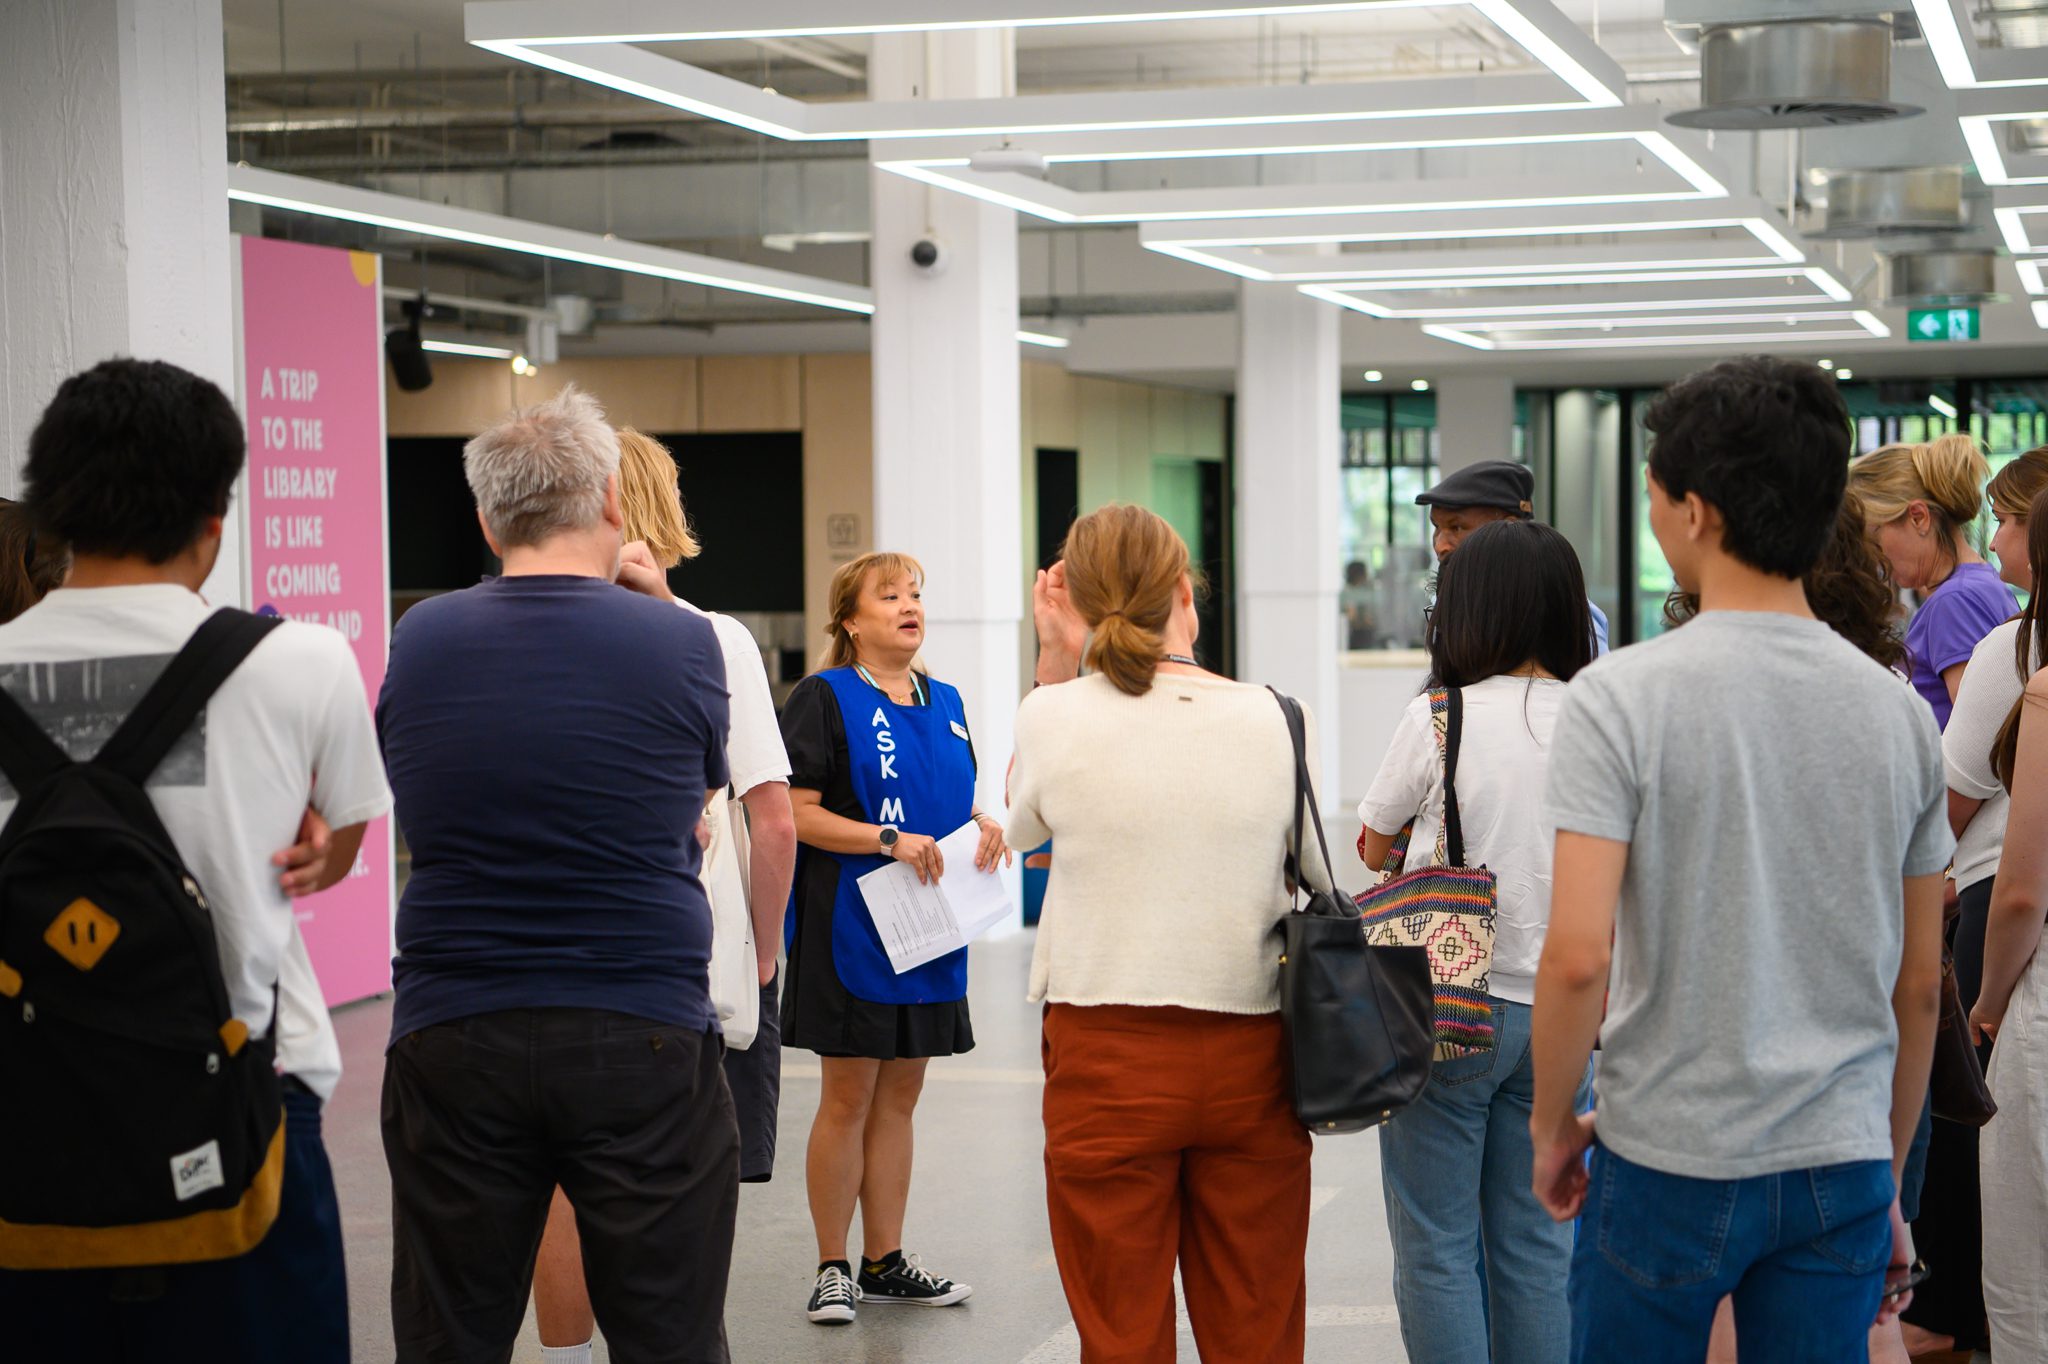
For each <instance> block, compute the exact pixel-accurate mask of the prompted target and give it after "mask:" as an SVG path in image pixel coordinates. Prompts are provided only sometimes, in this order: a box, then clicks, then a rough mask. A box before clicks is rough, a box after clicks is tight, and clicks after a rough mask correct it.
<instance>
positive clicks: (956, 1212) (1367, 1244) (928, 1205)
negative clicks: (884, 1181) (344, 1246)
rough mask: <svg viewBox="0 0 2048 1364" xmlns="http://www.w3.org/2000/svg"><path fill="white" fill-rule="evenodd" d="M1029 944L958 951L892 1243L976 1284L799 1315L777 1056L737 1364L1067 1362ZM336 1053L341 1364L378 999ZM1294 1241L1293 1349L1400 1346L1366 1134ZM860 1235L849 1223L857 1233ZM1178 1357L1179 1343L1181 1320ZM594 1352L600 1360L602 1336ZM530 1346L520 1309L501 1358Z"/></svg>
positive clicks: (789, 1137) (375, 1163) (385, 1010)
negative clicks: (957, 1053) (344, 1272)
mask: <svg viewBox="0 0 2048 1364" xmlns="http://www.w3.org/2000/svg"><path fill="white" fill-rule="evenodd" d="M1030 955H1031V940H1030V938H1029V937H1028V936H1026V935H1019V936H1015V937H1011V938H1007V939H1004V940H1001V941H996V942H986V943H978V944H976V945H975V947H974V948H973V949H972V957H971V959H970V960H971V965H970V969H969V979H970V980H971V981H972V983H973V984H972V999H973V1009H974V1031H975V1037H976V1040H977V1042H978V1045H977V1046H976V1048H975V1050H974V1051H973V1052H971V1053H970V1054H968V1055H966V1056H962V1057H957V1058H953V1059H950V1060H946V1061H940V1062H935V1063H934V1064H933V1065H932V1067H931V1069H930V1073H929V1079H928V1080H927V1082H926V1085H925V1092H924V1099H923V1102H922V1103H921V1104H920V1106H919V1108H918V1117H917V1142H918V1147H917V1168H916V1178H915V1183H914V1184H913V1186H912V1190H911V1205H910V1220H909V1226H908V1231H907V1236H906V1239H907V1241H908V1246H907V1248H908V1249H909V1250H910V1251H912V1252H914V1253H916V1254H920V1255H922V1256H923V1257H924V1261H925V1263H926V1264H927V1265H929V1266H931V1267H933V1268H935V1269H937V1270H939V1271H940V1272H942V1273H945V1274H947V1275H950V1276H951V1277H953V1278H955V1279H957V1280H959V1281H960V1282H962V1283H969V1284H972V1285H974V1296H973V1297H972V1298H970V1299H969V1300H968V1301H967V1302H965V1303H963V1304H961V1305H960V1306H958V1307H951V1308H944V1309H934V1310H926V1309H914V1308H902V1307H898V1308H886V1307H881V1308H869V1309H867V1310H864V1311H863V1312H862V1313H861V1314H860V1319H859V1320H858V1321H857V1322H855V1323H854V1324H853V1325H851V1326H843V1327H820V1326H813V1325H811V1324H810V1323H809V1322H808V1321H806V1320H805V1319H804V1316H803V1307H804V1300H805V1298H806V1297H807V1296H808V1294H809V1292H810V1284H811V1272H812V1268H813V1266H814V1264H815V1256H816V1248H815V1246H814V1244H813V1242H812V1237H811V1223H810V1215H809V1212H808V1211H807V1208H806V1205H805V1202H804V1185H803V1147H804V1140H805V1137H806V1135H807V1134H808V1133H809V1131H810V1122H811V1114H812V1112H813V1111H814V1110H815V1109H816V1107H817V1102H818V1072H817V1061H816V1058H815V1057H812V1056H811V1055H810V1054H809V1053H806V1052H796V1051H791V1052H789V1053H787V1054H786V1056H785V1069H784V1072H783V1075H784V1079H783V1088H782V1153H781V1159H780V1161H779V1163H778V1166H777V1169H776V1175H775V1178H774V1179H773V1180H772V1181H771V1182H769V1183H767V1184H749V1185H745V1186H743V1187H742V1189H741V1192H740V1216H739V1231H738V1235H737V1238H736V1244H735V1246H734V1251H733V1270H732V1283H731V1287H730V1290H729V1292H728V1294H727V1298H726V1302H727V1307H726V1321H727V1323H728V1329H729V1333H730V1336H731V1339H732V1355H733V1358H734V1359H735V1360H736V1361H739V1364H842V1362H843V1364H884V1361H886V1364H1078V1361H1079V1360H1080V1358H1081V1348H1080V1342H1079V1339H1078V1338H1077V1337H1076V1335H1075V1334H1074V1328H1073V1324H1072V1321H1071V1319H1070V1318H1069V1316H1068V1313H1067V1305H1066V1299H1065V1297H1064V1296H1063V1295H1062V1293H1061V1291H1060V1282H1059V1274H1058V1271H1057V1270H1056V1269H1055V1268H1054V1266H1053V1258H1052V1243H1051V1240H1050V1238H1049V1236H1048V1234H1047V1232H1046V1224H1045V1186H1044V1176H1043V1166H1042V1164H1041V1161H1040V1155H1041V1151H1042V1149H1043V1135H1044V1134H1043V1129H1042V1128H1041V1126H1040V1122H1039V1107H1038V1105H1039V1090H1040V1083H1041V1081H1040V1075H1039V1068H1038V1014H1037V1010H1036V1009H1034V1008H1033V1007H1032V1006H1030V1005H1027V1004H1026V1003H1025V1002H1024V984H1025V978H1026V970H1027V967H1028V965H1029V963H1030ZM335 1021H336V1026H337V1028H338V1029H339V1031H340V1033H341V1043H342V1052H343V1056H344V1060H345V1062H346V1065H347V1067H348V1070H347V1074H346V1075H345V1076H344V1077H343V1079H342V1085H341V1089H340V1091H339V1092H338V1093H337V1094H336V1095H335V1098H334V1102H333V1103H332V1104H331V1105H330V1106H329V1108H328V1110H327V1129H326V1135H327V1145H328V1149H329V1151H330V1153H331V1155H332V1157H333V1160H334V1167H335V1179H336V1182H337V1184H338V1186H339V1188H340V1193H341V1206H342V1217H343V1222H344V1228H345V1234H346V1237H347V1242H348V1272H349V1286H350V1295H351V1297H352V1299H353V1303H352V1311H353V1320H354V1328H355V1342H356V1349H355V1358H356V1361H357V1364H385V1361H389V1360H390V1359H391V1358H392V1348H391V1327H390V1310H389V1305H388V1300H387V1293H388V1290H389V1287H390V1276H391V1224H390V1207H391V1196H390V1187H389V1184H388V1182H387V1180H386V1177H385V1173H384V1156H383V1150H382V1147H381V1145H380V1144H379V1140H378V1135H377V1091H378V1086H379V1082H380V1079H381V1076H382V1071H383V1043H384V1036H385V1031H386V1028H387V1027H388V1025H389V1022H390V1002H389V1001H388V1000H372V1001H367V1002H365V1003H362V1004H358V1005H354V1006H351V1007H350V1008H347V1009H344V1010H342V1011H341V1012H340V1013H339V1014H337V1015H336V1020H335ZM1314 1184H1315V1193H1314V1200H1315V1216H1314V1220H1313V1222H1312V1230H1311V1236H1310V1240H1309V1280H1308V1282H1309V1332H1308V1358H1309V1359H1310V1360H1312V1361H1329V1362H1331V1364H1334V1361H1339V1360H1342V1361H1346V1362H1347V1364H1350V1362H1351V1361H1359V1360H1371V1361H1388V1362H1389V1364H1399V1361H1401V1360H1402V1359H1403V1358H1405V1356H1404V1355H1403V1353H1402V1350H1401V1339H1400V1332H1399V1330H1398V1328H1397V1326H1396V1325H1395V1317H1394V1308H1393V1305H1392V1304H1393V1294H1392V1288H1391V1286H1390V1281H1389V1276H1390V1274H1391V1272H1392V1263H1393V1256H1392V1252H1391V1250H1390V1249H1389V1248H1388V1244H1387V1226H1386V1217H1385V1213H1384V1211H1383V1209H1382V1206H1381V1202H1380V1191H1379V1190H1380V1179H1379V1155H1378V1151H1377V1149H1376V1147H1375V1145H1374V1138H1373V1137H1372V1135H1371V1134H1365V1135H1360V1136H1349V1137H1337V1138H1333V1139H1330V1140H1327V1141H1318V1142H1317V1144H1316V1157H1315V1179H1314ZM858 1236H859V1233H858V1231H857V1230H856V1232H855V1240H856V1242H857V1241H858ZM1180 1345H1181V1349H1180V1354H1181V1358H1182V1359H1185V1360H1193V1359H1195V1357H1196V1356H1195V1346H1194V1337H1193V1336H1192V1335H1191V1334H1189V1333H1188V1332H1187V1330H1186V1329H1185V1323H1183V1329H1182V1332H1181V1341H1180ZM596 1354H597V1357H598V1358H599V1359H600V1360H602V1359H604V1358H606V1356H605V1355H604V1353H603V1344H602V1341H600V1342H599V1346H598V1350H597V1351H596ZM539 1358H540V1351H539V1344H538V1339H537V1337H536V1336H535V1335H534V1333H533V1323H532V1320H531V1317H530V1315H529V1318H528V1321H527V1325H526V1330H525V1331H524V1333H523V1334H522V1336H521V1339H520V1342H519V1345H518V1347H517V1348H516V1349H515V1350H514V1351H513V1359H514V1360H515V1361H521V1362H522V1364H526V1362H528V1361H537V1360H538V1359H539Z"/></svg>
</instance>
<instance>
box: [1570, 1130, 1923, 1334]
mask: <svg viewBox="0 0 2048 1364" xmlns="http://www.w3.org/2000/svg"><path fill="white" fill-rule="evenodd" d="M1892 1193H1893V1185H1892V1167H1891V1162H1890V1161H1884V1160H1865V1161H1853V1162H1851V1163H1849V1164H1846V1165H1823V1166H1818V1167H1815V1168H1813V1169H1808V1170H1790V1171H1786V1172H1785V1173H1783V1174H1775V1175H1762V1176H1759V1177H1757V1178H1754V1179H1688V1178H1686V1177H1684V1176H1682V1175H1667V1174H1663V1173H1661V1172H1659V1171H1656V1170H1652V1169H1649V1168H1647V1167H1645V1166H1642V1165H1636V1164H1633V1163H1631V1162H1629V1161H1626V1160H1623V1159H1622V1158H1621V1157H1619V1156H1617V1155H1615V1154H1614V1153H1613V1152H1612V1151H1609V1150H1607V1149H1605V1148H1604V1147H1601V1148H1596V1150H1595V1151H1594V1154H1593V1173H1592V1184H1591V1187H1590V1188H1589V1189H1588V1190H1587V1193H1586V1207H1585V1212H1584V1214H1583V1219H1582V1221H1581V1224H1580V1227H1581V1229H1580V1234H1579V1245H1578V1250H1577V1251H1576V1252H1575V1253H1574V1254H1573V1256H1572V1281H1571V1301H1572V1359H1573V1360H1574V1361H1575V1362H1576V1364H1594V1362H1595V1361H1614V1364H1622V1361H1627V1362H1628V1364H1637V1362H1638V1361H1642V1360H1680V1359H1702V1358H1704V1357H1705V1356H1706V1352H1707V1337H1708V1336H1709V1334H1710V1333H1711V1332H1712V1330H1713V1325H1714V1308H1715V1305H1716V1304H1717V1303H1719V1302H1720V1300H1721V1299H1722V1298H1723V1297H1724V1296H1727V1295H1729V1294H1733V1295H1734V1297H1735V1332H1736V1337H1737V1340H1738V1343H1739V1349H1740V1351H1741V1354H1742V1364H1774V1362H1775V1361H1783V1364H1864V1361H1866V1360H1867V1359H1868V1358H1869V1353H1868V1334H1869V1331H1870V1324H1871V1322H1872V1321H1873V1320H1874V1319H1875V1318H1876V1316H1877V1307H1878V1298H1879V1295H1880V1294H1882V1293H1883V1291H1884V1271H1885V1265H1886V1264H1887V1263H1888V1262H1889V1261H1890V1259H1891V1250H1892V1232H1891V1204H1892Z"/></svg>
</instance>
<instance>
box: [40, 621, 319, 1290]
mask: <svg viewBox="0 0 2048 1364" xmlns="http://www.w3.org/2000/svg"><path fill="white" fill-rule="evenodd" d="M278 623H279V622H278V620H277V618H275V617H262V616H254V615H250V614H248V613H247V612H244V611H231V610H228V611H217V612H215V613H214V614H213V615H212V616H210V617H209V618H208V619H207V621H206V623H205V624H203V625H201V626H200V627H199V629H198V631H197V632H195V633H194V634H193V636H192V638H191V639H190V640H189V641H187V643H186V645H185V647H184V648H183V649H181V650H180V651H179V652H178V654H177V656H176V657H175V658H173V659H172V660H171V662H170V665H169V666H168V667H166V668H165V669H164V672H163V674H162V676H160V677H159V678H158V679H157V681H156V683H155V684H154V685H153V686H152V687H151V688H150V689H149V691H148V693H147V694H146V695H145V696H144V697H143V698H142V700H141V701H140V702H138V703H137V705H136V706H135V709H134V710H133V711H132V712H130V714H129V715H128V717H127V718H126V719H125V720H124V721H123V722H122V723H121V726H120V728H119V729H118V730H116V731H115V733H114V735H113V737H112V738H110V739H108V740H107V741H106V743H105V745H104V746H102V747H101V749H100V751H99V752H98V753H97V754H95V755H94V756H93V758H92V759H91V760H90V761H88V762H74V761H73V760H72V759H71V758H70V757H69V756H68V755H67V754H66V753H65V752H64V750H63V749H61V748H59V747H58V746H57V744H56V743H55V742H54V741H53V740H51V739H50V737H49V736H48V735H47V734H45V733H44V732H43V730H42V727H41V726H40V725H38V724H37V723H36V722H35V721H34V720H33V719H31V718H30V716H29V714H28V712H27V711H25V710H23V709H22V707H21V706H20V705H19V704H18V703H17V702H16V701H15V699H14V698H13V697H12V696H10V695H8V694H7V693H6V692H5V691H4V690H0V771H5V773H6V774H7V778H8V780H9V781H11V782H12V783H13V784H14V789H15V792H16V794H17V796H18V798H19V803H18V804H17V805H16V806H15V810H14V817H13V818H12V819H10V820H8V822H7V825H6V827H5V828H4V829H0V1096H4V1098H0V1103H4V1104H5V1107H6V1111H7V1117H6V1119H5V1121H0V1268H4V1269H84V1268H101V1267H112V1266H130V1265H164V1264H182V1263H188V1262H191V1261H197V1260H219V1259H226V1258H228V1257H231V1256H235V1255H241V1254H244V1253H246V1252H247V1251H248V1250H250V1249H251V1248H253V1247H254V1246H255V1245H256V1243H257V1242H259V1241H261V1240H262V1239H263V1236H264V1234H265V1233H266V1232H267V1231H269V1229H270V1224H271V1222H272V1221H273V1220H274V1219H275V1218H276V1216H277V1202H278V1191H279V1188H280V1185H281V1183H282V1180H283V1176H284V1127H283V1124H282V1121H281V1118H282V1097H281V1095H280V1093H279V1088H278V1078H277V1072H276V1070H275V1068H274V1055H275V1046H274V1044H273V1042H272V1040H271V1039H270V1038H264V1039H262V1040H260V1041H259V1040H252V1039H251V1038H250V1037H249V1035H248V1029H247V1027H246V1026H245V1025H244V1024H242V1023H241V1022H239V1021H238V1020H236V1019H235V1018H234V1017H233V1014H232V1011H231V1009H230V1007H229V1003H228V992H227V986H226V984H225V982H224V981H223V979H222V977H221V969H220V954H219V950H218V948H217V947H216V945H215V940H214V934H213V916H212V914H211V912H210V911H209V909H208V907H207V901H206V894H205V892H204V891H203V890H201V889H200V886H199V882H198V881H197V879H195V878H194V877H193V875H192V873H191V872H190V871H188V870H187V869H186V867H185V863H184V859H183V858H182V857H180V856H179V854H178V849H177V848H176V846H174V845H173V844H172V842H171V838H170V835H169V834H168V833H166V832H165V830H164V826H163V822H162V820H160V819H159V818H158V817H157V813H156V808H155V807H154V806H153V805H152V804H151V803H150V799H149V796H148V794H147V793H146V792H145V791H144V790H143V783H144V782H145V781H146V780H148V778H149V775H150V774H151V773H152V772H154V771H155V770H156V767H157V764H158V763H160V762H162V761H163V759H164V757H165V755H166V754H168V753H169V752H170V750H171V747H172V745H174V744H175V743H176V742H177V741H178V739H179V738H180V736H182V735H183V734H184V733H185V731H186V730H187V729H189V728H190V727H191V725H192V723H193V721H194V720H195V719H196V718H197V717H198V716H199V714H200V712H201V711H202V710H203V709H204V708H205V706H206V703H207V701H208V699H209V698H211V697H212V695H213V693H214V691H215V689H217V688H218V687H219V686H220V684H221V683H222V682H223V681H225V680H226V679H227V677H228V674H230V673H232V672H233V671H234V670H235V668H236V666H237V665H238V664H240V663H241V661H242V660H243V659H244V658H246V657H248V654H249V651H250V650H251V649H253V648H255V647H256V645H257V643H258V642H259V641H261V640H262V639H263V637H264V636H265V635H267V634H268V633H269V632H270V630H271V629H272V628H273V627H274V626H276V625H277V624H278ZM222 737H224V738H230V739H231V736H222ZM271 1033H272V1035H273V1036H274V1035H275V1033H276V1028H275V1026H273V1027H272V1028H271Z"/></svg>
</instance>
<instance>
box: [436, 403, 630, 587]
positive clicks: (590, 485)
mask: <svg viewBox="0 0 2048 1364" xmlns="http://www.w3.org/2000/svg"><path fill="white" fill-rule="evenodd" d="M618 471H619V440H618V436H617V435H616V434H614V433H613V431H612V428H611V426H610V424H609V423H607V422H606V421H605V419H604V409H603V408H602V407H599V406H598V403H597V399H595V398H593V397H591V396H590V395H589V394H588V393H585V392H583V391H582V390H581V389H579V388H577V387H576V385H574V384H569V385H567V386H566V387H564V388H563V389H562V391H561V392H560V393H557V394H556V395H555V396H554V397H552V398H550V399H548V400H547V401H546V402H544V403H535V404H534V405H533V406H532V407H527V408H522V409H520V410H519V411H517V412H514V413H513V414H511V415H510V416H508V417H506V418H505V419H504V420H503V421H500V422H499V423H498V424H497V425H496V426H493V427H491V428H490V429H489V430H487V431H485V432H483V433H482V434H481V435H478V436H477V437H476V438H475V439H474V440H472V441H470V442H469V444H467V445H465V446H463V447H462V472H463V476H464V477H465V478H467V479H468V480H469V491H470V493H471V494H472V495H473V496H474V497H475V498H476V506H477V510H478V511H479V512H481V513H483V518H484V524H485V525H487V526H489V527H490V528H491V535H492V536H493V537H494V538H495V539H496V540H497V542H498V544H499V545H500V546H502V547H504V548H506V549H510V548H513V547H514V546H519V545H537V544H540V543H541V542H542V541H543V540H546V539H548V538H550V537H551V536H555V535H559V534H561V533H563V532H564V531H572V530H585V529H588V528H590V527H592V526H595V525H596V524H597V523H598V522H599V521H600V520H601V519H603V517H604V491H605V484H606V483H608V482H610V481H611V478H612V475H614V474H616V473H617V472H618Z"/></svg>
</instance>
